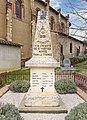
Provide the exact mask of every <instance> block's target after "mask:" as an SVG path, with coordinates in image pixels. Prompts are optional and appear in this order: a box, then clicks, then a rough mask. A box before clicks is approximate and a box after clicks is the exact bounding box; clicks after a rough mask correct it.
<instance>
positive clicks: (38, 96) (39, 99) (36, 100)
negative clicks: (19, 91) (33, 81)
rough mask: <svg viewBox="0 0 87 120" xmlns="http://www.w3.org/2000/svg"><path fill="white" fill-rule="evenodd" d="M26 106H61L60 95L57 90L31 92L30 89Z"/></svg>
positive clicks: (26, 98)
mask: <svg viewBox="0 0 87 120" xmlns="http://www.w3.org/2000/svg"><path fill="white" fill-rule="evenodd" d="M25 106H26V107H29V106H34V107H35V106H40V107H41V106H59V95H58V94H57V92H56V91H55V92H53V93H52V92H38V93H37V92H31V89H29V91H28V93H27V94H26V95H25Z"/></svg>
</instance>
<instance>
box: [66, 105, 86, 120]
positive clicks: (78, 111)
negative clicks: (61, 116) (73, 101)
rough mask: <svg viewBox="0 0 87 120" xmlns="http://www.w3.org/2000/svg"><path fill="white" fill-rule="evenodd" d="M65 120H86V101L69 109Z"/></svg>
mask: <svg viewBox="0 0 87 120" xmlns="http://www.w3.org/2000/svg"><path fill="white" fill-rule="evenodd" d="M65 120H87V103H80V104H79V105H78V106H76V107H74V108H73V109H71V111H70V113H69V115H67V116H66V117H65Z"/></svg>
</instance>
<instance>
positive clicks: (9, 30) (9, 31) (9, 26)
mask: <svg viewBox="0 0 87 120" xmlns="http://www.w3.org/2000/svg"><path fill="white" fill-rule="evenodd" d="M6 38H7V40H8V41H12V2H7V36H6Z"/></svg>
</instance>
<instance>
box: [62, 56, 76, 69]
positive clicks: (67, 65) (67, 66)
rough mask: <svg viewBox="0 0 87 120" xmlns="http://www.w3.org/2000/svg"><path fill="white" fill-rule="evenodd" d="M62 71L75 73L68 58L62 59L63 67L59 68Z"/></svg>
mask: <svg viewBox="0 0 87 120" xmlns="http://www.w3.org/2000/svg"><path fill="white" fill-rule="evenodd" d="M61 69H62V70H63V71H75V68H74V67H73V66H72V65H71V61H70V59H69V58H64V60H63V67H61Z"/></svg>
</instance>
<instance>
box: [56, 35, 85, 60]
mask: <svg viewBox="0 0 87 120" xmlns="http://www.w3.org/2000/svg"><path fill="white" fill-rule="evenodd" d="M58 41H59V43H60V45H63V55H64V56H65V57H68V58H71V57H74V56H76V55H77V49H79V47H80V54H82V51H83V43H82V42H80V41H79V40H76V39H74V38H72V37H70V36H66V35H63V34H62V35H61V34H58ZM70 43H72V53H70Z"/></svg>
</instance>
